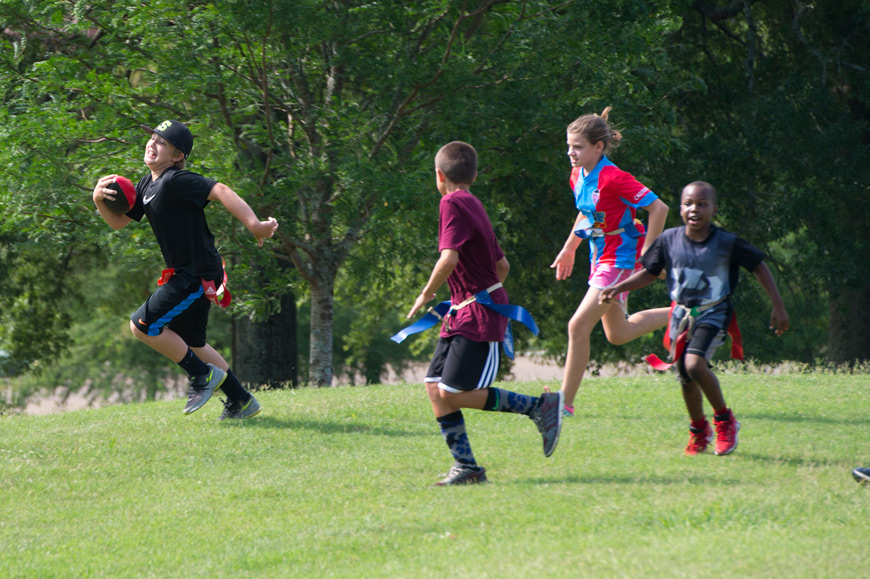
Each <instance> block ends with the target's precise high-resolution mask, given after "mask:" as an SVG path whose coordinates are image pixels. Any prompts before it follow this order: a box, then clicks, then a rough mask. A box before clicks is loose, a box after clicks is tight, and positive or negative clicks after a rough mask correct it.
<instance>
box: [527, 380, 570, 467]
mask: <svg viewBox="0 0 870 579" xmlns="http://www.w3.org/2000/svg"><path fill="white" fill-rule="evenodd" d="M564 403H565V394H564V393H563V392H562V391H561V390H560V391H558V392H544V393H543V394H541V397H540V398H539V399H538V403H537V404H535V406H534V407H533V408H532V410H531V412H529V418H531V419H532V421H534V423H535V426H537V427H538V432H540V433H541V437H542V438H543V439H544V456H550V455H551V454H553V451H554V450H556V444H557V443H558V442H559V433H560V432H561V431H562V407H563V406H564Z"/></svg>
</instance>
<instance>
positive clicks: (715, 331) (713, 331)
mask: <svg viewBox="0 0 870 579" xmlns="http://www.w3.org/2000/svg"><path fill="white" fill-rule="evenodd" d="M725 336H726V333H725V330H723V329H721V328H717V327H716V326H713V325H711V324H701V325H700V326H698V327H696V328H695V329H694V330H693V331H692V339H691V340H689V343H688V344H686V350H685V352H684V353H683V355H682V356H681V357H680V359H679V360H677V369H678V370H679V378H680V382H682V383H683V384H688V383H689V382H691V381H692V379H691V378H689V375H688V374H686V367H685V366H686V365H685V359H686V354H695V355H696V356H701V357H702V358H705V359H706V360H707V363H708V364H709V363H710V360H711V359H712V358H713V354H715V353H716V350H717V349H718V348H719V346H721V345H722V344H724V343H725Z"/></svg>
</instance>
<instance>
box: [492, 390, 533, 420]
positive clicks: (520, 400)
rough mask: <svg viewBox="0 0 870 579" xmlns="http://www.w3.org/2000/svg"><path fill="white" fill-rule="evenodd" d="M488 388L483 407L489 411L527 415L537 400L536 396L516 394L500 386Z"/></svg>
mask: <svg viewBox="0 0 870 579" xmlns="http://www.w3.org/2000/svg"><path fill="white" fill-rule="evenodd" d="M488 390H489V394H488V395H487V397H486V403H485V404H484V405H483V409H484V410H489V411H491V412H513V413H514V414H526V415H527V414H528V413H529V411H530V410H531V409H532V407H533V406H534V405H535V402H537V401H538V397H537V396H528V395H526V394H518V393H516V392H511V391H510V390H502V389H501V388H489V389H488Z"/></svg>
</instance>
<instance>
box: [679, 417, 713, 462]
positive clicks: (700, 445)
mask: <svg viewBox="0 0 870 579" xmlns="http://www.w3.org/2000/svg"><path fill="white" fill-rule="evenodd" d="M712 441H713V428H712V427H711V426H710V422H709V421H707V420H705V421H704V428H695V427H694V426H689V444H688V445H686V456H694V455H696V454H698V453H700V452H704V451H705V450H707V445H708V444H710V443H711V442H712Z"/></svg>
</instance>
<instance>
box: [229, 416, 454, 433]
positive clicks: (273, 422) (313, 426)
mask: <svg viewBox="0 0 870 579" xmlns="http://www.w3.org/2000/svg"><path fill="white" fill-rule="evenodd" d="M221 424H227V425H231V426H241V427H244V428H268V429H287V430H300V429H301V430H314V431H317V432H320V433H321V434H370V435H373V436H432V435H433V433H432V430H431V429H429V430H400V429H393V428H384V427H382V426H375V425H371V424H366V423H363V422H334V421H330V420H308V419H305V418H276V417H274V416H255V417H253V418H248V419H246V420H232V421H230V420H225V421H224V422H222V423H221ZM436 434H437V432H436Z"/></svg>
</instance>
